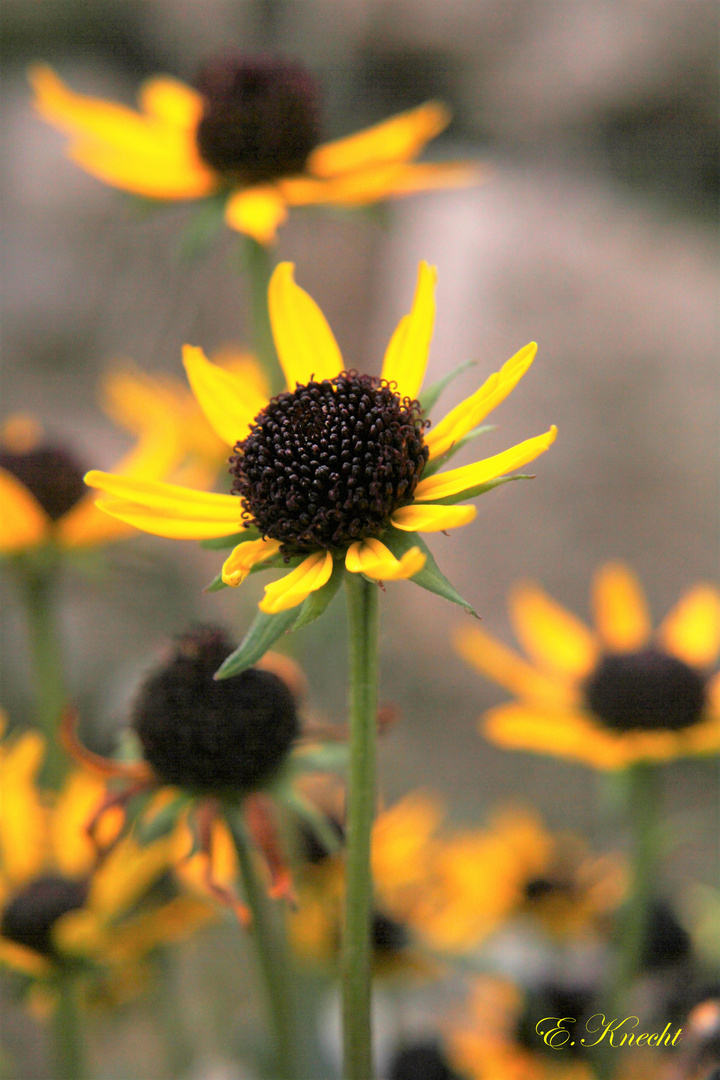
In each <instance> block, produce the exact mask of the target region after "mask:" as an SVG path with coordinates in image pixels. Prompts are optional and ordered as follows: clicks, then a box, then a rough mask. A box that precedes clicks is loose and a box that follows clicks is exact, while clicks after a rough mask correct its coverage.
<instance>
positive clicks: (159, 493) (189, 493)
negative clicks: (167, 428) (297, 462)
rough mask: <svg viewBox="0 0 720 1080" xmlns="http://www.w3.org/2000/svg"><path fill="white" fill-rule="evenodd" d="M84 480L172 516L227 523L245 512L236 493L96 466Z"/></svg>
mask: <svg viewBox="0 0 720 1080" xmlns="http://www.w3.org/2000/svg"><path fill="white" fill-rule="evenodd" d="M85 483H86V484H87V485H88V486H89V487H92V488H99V489H100V491H104V492H106V493H107V494H108V495H111V496H113V497H114V498H117V499H123V500H127V501H128V502H133V503H136V504H137V505H138V506H139V507H145V508H147V509H149V510H154V511H158V512H162V513H165V514H167V515H168V516H170V517H175V516H177V517H180V518H189V519H192V520H195V521H212V522H219V521H224V522H226V523H227V524H228V525H237V524H238V523H239V521H240V514H241V512H242V505H241V503H240V500H239V499H238V498H237V497H236V496H235V495H218V494H216V493H215V492H212V491H196V490H195V489H194V488H184V487H179V486H178V485H177V484H166V483H164V482H162V481H160V480H136V479H133V478H131V477H127V476H116V475H115V474H114V473H106V472H100V471H99V470H97V469H93V470H91V471H90V472H89V473H87V474H86V476H85Z"/></svg>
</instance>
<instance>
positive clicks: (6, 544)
mask: <svg viewBox="0 0 720 1080" xmlns="http://www.w3.org/2000/svg"><path fill="white" fill-rule="evenodd" d="M49 526H50V522H49V519H48V516H47V514H46V513H45V511H44V510H43V508H42V507H41V506H40V503H39V502H38V501H37V499H36V498H35V497H34V496H33V495H31V494H30V492H29V491H28V489H27V488H26V487H25V485H24V484H21V483H20V481H19V480H18V479H17V478H16V477H15V476H13V474H12V473H10V472H8V471H7V470H6V469H0V553H1V554H3V555H11V554H13V553H14V552H16V551H24V550H25V548H30V547H34V546H35V545H36V544H39V543H40V542H41V541H42V540H44V539H45V537H46V536H47V534H48V529H49Z"/></svg>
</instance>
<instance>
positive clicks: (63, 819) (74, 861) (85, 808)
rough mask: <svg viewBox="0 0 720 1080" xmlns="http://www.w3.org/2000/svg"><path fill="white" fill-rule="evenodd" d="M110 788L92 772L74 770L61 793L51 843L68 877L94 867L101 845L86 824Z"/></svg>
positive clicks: (60, 869) (59, 866) (53, 816)
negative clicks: (97, 843)
mask: <svg viewBox="0 0 720 1080" xmlns="http://www.w3.org/2000/svg"><path fill="white" fill-rule="evenodd" d="M106 791H107V788H106V786H105V784H104V783H103V781H102V780H101V779H100V778H99V777H97V776H93V775H91V773H89V772H85V771H78V772H74V773H72V774H71V775H70V776H69V777H68V778H67V780H66V781H65V784H64V786H63V789H62V791H61V792H60V794H59V795H58V797H57V802H56V803H55V810H54V813H53V815H52V818H51V821H50V829H49V832H50V843H51V845H52V850H53V858H54V862H55V865H56V866H57V868H58V870H59V871H60V872H61V873H62V874H64V875H65V876H66V877H80V876H81V875H82V874H86V873H88V872H89V871H90V869H91V868H92V866H93V864H94V862H95V861H96V859H97V847H96V846H95V844H94V843H93V842H92V840H91V839H90V837H89V836H88V834H87V831H86V826H87V825H88V824H89V823H90V821H91V820H92V818H93V814H94V812H95V811H96V810H97V808H98V807H99V806H100V804H101V803H102V801H103V798H104V796H105V794H106Z"/></svg>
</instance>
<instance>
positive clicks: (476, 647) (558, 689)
mask: <svg viewBox="0 0 720 1080" xmlns="http://www.w3.org/2000/svg"><path fill="white" fill-rule="evenodd" d="M454 642H455V647H456V649H457V650H458V652H459V653H460V655H461V656H462V657H463V658H464V659H465V660H467V662H468V663H469V664H471V665H472V666H473V667H474V668H475V669H476V670H477V671H479V672H480V673H481V674H482V675H485V676H486V678H488V679H492V680H493V681H494V682H496V683H499V684H500V686H504V687H505V689H506V690H509V691H510V693H512V694H517V695H518V696H520V697H523V698H526V699H527V700H528V701H533V702H536V703H538V704H539V705H547V706H548V707H550V708H558V707H562V706H564V705H567V704H569V703H570V702H572V701H573V700H574V698H575V697H576V694H575V691H574V689H573V687H572V686H569V685H568V684H567V683H565V682H563V681H562V680H560V679H558V678H556V677H554V676H552V675H550V674H549V673H545V672H542V671H538V670H537V668H535V667H533V666H532V665H531V664H528V662H527V661H526V660H524V659H523V658H522V657H521V656H519V655H518V654H517V653H516V652H515V651H514V650H513V649H509V648H508V647H507V645H503V644H502V642H500V641H498V640H497V639H496V638H494V637H492V636H491V635H490V634H488V633H487V632H486V631H485V630H481V629H480V628H479V627H476V626H473V627H463V628H460V629H458V630H457V631H456V633H455V635H454Z"/></svg>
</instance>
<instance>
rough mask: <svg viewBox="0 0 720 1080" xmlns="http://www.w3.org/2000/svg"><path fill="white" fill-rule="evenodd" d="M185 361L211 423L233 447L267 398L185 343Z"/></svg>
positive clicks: (218, 433) (198, 399) (193, 386)
mask: <svg viewBox="0 0 720 1080" xmlns="http://www.w3.org/2000/svg"><path fill="white" fill-rule="evenodd" d="M183 364H184V365H185V371H186V372H187V377H188V380H189V382H190V386H191V387H192V391H193V394H194V395H195V397H196V399H197V402H198V404H199V406H200V408H201V409H202V411H203V412H204V414H205V416H206V418H207V420H208V423H209V424H210V426H211V427H212V428H213V430H214V431H215V433H216V434H217V435H218V437H219V438H221V439H222V440H223V442H225V443H227V445H228V446H230V447H234V446H235V443H237V442H241V441H242V440H243V439H244V438H245V436H246V435H247V433H248V430H249V428H250V425H251V423H252V422H253V420H254V419H255V417H256V416H257V414H258V413H259V412H260V410H261V409H262V408H263V407H264V406H265V405H266V404H267V398H265V397H264V396H263V395H261V394H259V393H258V392H257V390H256V388H255V387H254V386H252V385H245V384H244V383H243V380H242V378H241V377H239V376H237V375H235V374H234V373H233V372H231V371H225V370H224V369H223V368H221V367H218V366H217V364H211V363H210V361H209V360H208V359H207V357H206V356H205V353H204V352H203V351H202V349H198V348H195V347H194V346H192V345H185V346H184V347H183Z"/></svg>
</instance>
